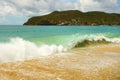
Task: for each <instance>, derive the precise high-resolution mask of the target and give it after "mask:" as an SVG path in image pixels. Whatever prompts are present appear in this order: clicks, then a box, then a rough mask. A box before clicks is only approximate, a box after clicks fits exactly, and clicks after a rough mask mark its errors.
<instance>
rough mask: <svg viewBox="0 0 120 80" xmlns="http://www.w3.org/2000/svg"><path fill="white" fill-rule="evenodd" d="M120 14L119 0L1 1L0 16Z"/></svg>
mask: <svg viewBox="0 0 120 80" xmlns="http://www.w3.org/2000/svg"><path fill="white" fill-rule="evenodd" d="M76 9H77V10H80V11H83V12H87V11H104V12H110V13H120V5H119V4H118V0H0V16H7V15H13V16H27V17H31V16H35V15H43V14H47V13H49V12H52V11H56V10H58V11H62V10H76ZM0 21H3V20H0Z"/></svg>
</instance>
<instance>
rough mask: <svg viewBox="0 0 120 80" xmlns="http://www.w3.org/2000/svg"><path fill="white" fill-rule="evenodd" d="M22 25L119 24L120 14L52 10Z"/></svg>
mask: <svg viewBox="0 0 120 80" xmlns="http://www.w3.org/2000/svg"><path fill="white" fill-rule="evenodd" d="M24 25H120V14H115V13H105V12H98V11H92V12H86V13H83V12H80V11H78V10H69V11H54V12H52V13H50V14H48V15H44V16H35V17H32V18H30V19H29V20H28V21H27V22H26V23H24Z"/></svg>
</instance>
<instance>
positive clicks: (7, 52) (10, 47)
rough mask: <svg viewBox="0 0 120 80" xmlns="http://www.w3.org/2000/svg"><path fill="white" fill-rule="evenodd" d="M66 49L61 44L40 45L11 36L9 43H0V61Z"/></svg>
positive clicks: (9, 60)
mask: <svg viewBox="0 0 120 80" xmlns="http://www.w3.org/2000/svg"><path fill="white" fill-rule="evenodd" d="M63 51H66V49H65V48H64V47H63V46H62V45H59V46H56V45H41V46H37V45H36V44H34V43H33V42H30V41H26V40H23V39H22V38H18V37H17V38H12V39H11V40H10V42H9V43H0V62H11V61H18V60H23V59H29V58H35V57H40V56H48V55H51V54H54V53H60V52H63Z"/></svg>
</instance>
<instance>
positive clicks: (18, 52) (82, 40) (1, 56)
mask: <svg viewBox="0 0 120 80" xmlns="http://www.w3.org/2000/svg"><path fill="white" fill-rule="evenodd" d="M65 43H66V42H65ZM106 43H120V38H107V37H105V36H96V35H84V36H80V37H78V36H77V37H75V38H74V39H73V37H72V39H71V41H69V42H68V43H67V46H63V44H61V45H55V44H53V45H47V44H43V45H36V44H35V43H34V42H30V41H27V40H24V39H22V38H19V37H17V38H12V39H10V41H9V42H6V43H0V63H2V62H11V61H19V60H24V59H30V58H37V57H41V56H48V55H52V54H55V53H62V52H65V51H67V50H68V49H71V48H78V47H84V46H87V45H92V44H106Z"/></svg>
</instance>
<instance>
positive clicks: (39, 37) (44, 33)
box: [0, 26, 120, 45]
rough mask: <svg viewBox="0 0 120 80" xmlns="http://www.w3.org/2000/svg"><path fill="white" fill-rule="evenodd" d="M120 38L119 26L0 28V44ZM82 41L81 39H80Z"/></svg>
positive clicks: (60, 42)
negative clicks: (88, 37)
mask: <svg viewBox="0 0 120 80" xmlns="http://www.w3.org/2000/svg"><path fill="white" fill-rule="evenodd" d="M91 35H96V36H105V37H107V38H120V27H119V26H0V42H9V40H10V39H11V38H16V37H19V38H23V39H24V40H29V41H31V42H34V43H36V44H41V43H42V44H63V45H64V44H65V43H66V44H67V42H69V41H73V40H75V39H76V38H78V37H80V36H81V37H83V36H91ZM81 39H82V38H81Z"/></svg>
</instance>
